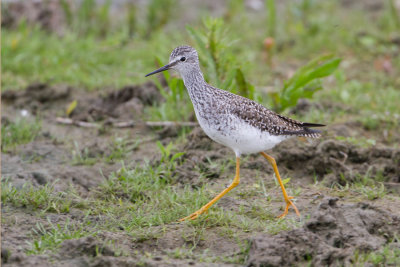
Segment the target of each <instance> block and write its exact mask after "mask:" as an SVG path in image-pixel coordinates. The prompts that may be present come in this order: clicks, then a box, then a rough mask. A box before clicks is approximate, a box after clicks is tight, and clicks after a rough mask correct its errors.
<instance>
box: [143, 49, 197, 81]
mask: <svg viewBox="0 0 400 267" xmlns="http://www.w3.org/2000/svg"><path fill="white" fill-rule="evenodd" d="M169 69H172V70H176V71H178V72H179V73H180V74H181V75H182V76H184V75H185V74H186V73H188V72H190V71H193V70H196V69H199V56H198V55H197V51H196V49H194V48H193V47H190V46H178V47H177V48H175V49H174V50H173V51H172V53H171V55H170V57H169V63H168V64H167V65H165V66H163V67H161V68H159V69H157V70H155V71H153V72H150V73H149V74H147V75H146V77H147V76H150V75H153V74H156V73H159V72H162V71H164V70H169Z"/></svg>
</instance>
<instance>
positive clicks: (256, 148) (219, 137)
mask: <svg viewBox="0 0 400 267" xmlns="http://www.w3.org/2000/svg"><path fill="white" fill-rule="evenodd" d="M197 119H198V121H199V124H200V126H201V128H202V129H203V130H204V132H205V133H206V134H207V135H208V136H209V137H210V138H211V139H213V140H214V141H216V142H218V143H220V144H222V145H225V146H227V147H230V148H231V149H233V151H235V153H236V156H240V155H241V154H252V153H258V152H261V151H265V150H268V149H271V148H273V147H274V146H275V145H277V144H279V143H280V142H282V141H283V140H285V139H287V138H288V137H287V136H279V135H278V136H277V135H271V134H269V133H268V132H266V131H261V130H260V129H257V128H256V127H253V126H251V125H249V124H247V123H245V122H243V121H242V120H240V119H238V118H237V117H235V116H233V115H231V116H229V119H228V118H224V119H228V121H229V124H227V125H226V126H225V128H224V129H221V128H220V127H218V128H217V127H215V126H213V125H212V124H210V123H209V121H206V120H204V119H202V118H201V117H199V116H198V117H197Z"/></svg>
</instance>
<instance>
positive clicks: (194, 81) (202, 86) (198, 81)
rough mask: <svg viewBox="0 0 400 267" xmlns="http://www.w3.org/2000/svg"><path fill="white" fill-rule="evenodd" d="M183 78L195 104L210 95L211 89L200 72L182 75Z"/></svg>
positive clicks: (189, 72)
mask: <svg viewBox="0 0 400 267" xmlns="http://www.w3.org/2000/svg"><path fill="white" fill-rule="evenodd" d="M182 78H183V82H184V84H185V87H186V88H187V90H188V93H189V96H190V99H191V100H192V102H193V104H195V103H196V102H197V101H198V100H200V99H203V98H204V97H206V96H207V95H209V94H210V92H209V91H210V90H211V87H210V86H209V85H208V84H207V83H206V81H205V80H204V77H203V74H202V73H201V71H200V70H195V71H188V72H186V73H182Z"/></svg>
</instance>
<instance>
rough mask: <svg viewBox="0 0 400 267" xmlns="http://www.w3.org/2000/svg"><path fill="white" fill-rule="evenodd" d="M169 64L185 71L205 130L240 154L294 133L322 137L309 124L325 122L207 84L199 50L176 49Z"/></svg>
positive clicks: (184, 73)
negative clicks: (310, 120) (305, 120)
mask: <svg viewBox="0 0 400 267" xmlns="http://www.w3.org/2000/svg"><path fill="white" fill-rule="evenodd" d="M167 66H168V68H166V69H175V70H177V71H178V72H179V73H180V74H181V76H182V78H183V80H184V83H185V86H186V88H187V90H188V92H189V96H190V99H191V101H192V103H193V106H194V110H195V113H196V117H197V119H198V121H199V124H200V126H201V127H202V128H203V130H204V131H205V133H206V134H207V135H208V136H209V137H210V138H211V139H213V140H215V141H216V142H219V143H221V144H223V145H226V146H228V147H231V148H232V149H233V150H234V151H235V153H236V155H237V156H240V155H241V154H248V153H256V152H260V151H263V150H267V149H270V148H272V147H274V146H275V145H276V144H278V143H280V142H282V141H283V140H285V139H287V138H290V137H292V136H305V137H313V138H316V137H319V136H320V131H317V130H313V129H310V128H309V127H319V126H324V125H321V124H312V123H303V122H300V121H297V120H293V119H290V118H287V117H285V116H282V115H279V114H277V113H275V112H273V111H271V110H269V109H267V108H266V107H264V106H262V105H260V104H258V103H256V102H254V101H252V100H250V99H247V98H244V97H242V96H239V95H235V94H233V93H230V92H228V91H225V90H221V89H218V88H215V87H213V86H211V85H209V84H207V83H206V82H205V80H204V78H203V75H202V73H201V70H200V66H199V60H198V55H197V52H196V50H195V49H194V48H192V47H190V46H180V47H177V48H175V49H174V50H173V51H172V53H171V56H170V61H169V64H168V65H167Z"/></svg>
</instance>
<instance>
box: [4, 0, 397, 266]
mask: <svg viewBox="0 0 400 267" xmlns="http://www.w3.org/2000/svg"><path fill="white" fill-rule="evenodd" d="M93 3H94V2H93V1H92V0H84V1H82V4H81V5H82V6H81V7H80V8H79V12H78V14H72V13H69V12H70V11H68V6H65V12H66V14H67V20H68V27H67V30H66V32H65V34H64V35H62V36H58V35H56V34H51V33H48V32H46V31H44V30H41V29H39V28H38V27H37V26H28V25H27V23H21V25H20V26H18V27H17V28H15V29H7V28H3V29H2V33H1V34H2V39H1V40H2V41H1V44H2V51H1V56H2V63H1V64H2V88H3V90H22V89H24V87H26V86H27V85H28V84H30V83H32V82H37V81H40V82H49V83H55V84H56V83H66V84H68V85H71V86H74V87H76V88H77V90H98V91H101V90H103V89H105V88H109V87H111V88H119V87H122V86H124V85H127V84H140V83H143V82H145V81H149V80H152V81H154V82H155V83H157V85H158V87H159V89H160V92H161V93H162V94H163V96H164V99H165V102H163V103H160V104H158V105H155V106H151V107H146V109H145V112H144V117H143V119H144V120H159V121H162V120H174V121H187V120H189V119H190V116H191V114H192V112H193V109H192V105H191V103H190V101H189V97H188V95H187V92H186V90H185V88H184V86H183V83H182V81H181V80H180V79H179V78H176V77H175V76H173V75H171V74H168V73H164V78H165V80H166V84H167V88H164V86H162V85H161V84H163V83H162V82H161V81H159V78H160V76H161V75H160V76H157V77H156V76H154V77H152V78H145V77H144V75H145V74H146V73H148V72H150V71H153V70H154V69H155V68H157V67H159V65H164V64H166V63H167V62H168V58H169V53H170V52H171V50H172V49H173V48H175V47H176V46H178V45H183V44H189V45H192V46H194V47H195V48H196V49H197V50H198V51H199V54H200V60H201V64H202V66H201V67H202V70H203V71H204V74H205V77H206V79H207V81H209V82H210V83H211V84H213V85H215V86H220V87H222V88H224V89H227V90H231V91H234V92H236V93H239V94H242V95H245V96H248V97H251V98H254V99H256V100H257V101H259V102H261V103H262V104H264V105H266V106H268V107H275V109H280V110H282V111H283V113H284V114H287V112H289V111H290V107H291V106H292V105H294V104H295V102H296V101H297V99H298V98H299V97H303V96H305V95H307V96H310V97H311V101H312V102H315V103H320V104H322V107H319V108H318V107H315V106H313V107H312V108H311V110H310V111H308V112H304V113H302V114H301V115H298V114H296V115H293V116H291V117H294V118H296V119H300V120H304V121H310V122H316V123H318V122H319V123H325V124H334V123H343V122H348V121H350V122H361V125H362V126H363V127H364V129H365V131H366V135H365V136H362V137H360V136H355V137H337V139H338V140H339V141H343V142H347V143H350V144H353V145H356V146H359V147H362V148H370V147H372V146H375V145H376V144H380V143H382V142H385V143H389V144H393V146H398V144H395V143H394V142H393V140H396V138H392V136H396V135H395V134H393V133H394V132H395V131H398V127H399V116H400V115H399V108H398V101H395V100H397V99H400V90H398V88H399V87H400V79H399V78H398V77H397V76H398V75H397V73H399V72H400V57H398V53H399V52H400V47H399V46H398V45H397V44H395V43H394V42H392V41H391V40H392V38H395V37H398V29H399V23H398V21H399V16H397V15H396V12H394V11H395V9H394V7H393V5H392V3H393V1H387V2H385V6H384V10H382V11H380V12H377V13H376V14H375V17H374V18H373V19H372V18H371V15H370V14H369V12H368V11H365V10H356V9H353V8H345V7H343V6H342V5H341V4H340V3H338V2H336V1H297V2H296V3H294V4H293V5H286V6H284V7H283V8H281V7H280V6H279V5H278V4H277V1H273V0H268V1H266V7H265V8H267V16H264V15H263V14H261V13H260V14H258V13H257V12H248V11H247V9H246V8H245V7H244V5H243V1H230V3H229V7H228V8H227V10H226V13H225V14H223V19H222V18H214V17H210V16H209V14H204V13H201V12H200V13H201V16H200V15H199V17H197V18H195V19H193V20H192V21H190V24H189V25H177V19H178V18H180V15H181V14H186V13H185V11H184V10H182V9H181V7H180V6H179V5H177V4H176V1H173V0H171V1H158V0H154V1H151V2H150V4H149V5H148V7H146V8H147V9H146V10H145V11H146V12H143V14H142V10H139V8H138V7H136V6H134V5H130V6H129V8H128V10H127V13H128V17H126V18H122V16H121V18H120V20H118V19H116V18H111V17H110V15H109V12H110V11H109V9H110V7H109V6H108V4H109V3H108V2H107V1H106V2H105V4H104V5H102V6H99V7H98V8H95V7H94V5H93ZM159 5H165V6H163V8H160V7H159ZM264 11H265V10H264ZM263 13H265V12H263ZM203 15H204V16H203ZM200 17H204V18H205V17H207V19H204V20H201V19H200ZM111 19H113V21H111ZM114 19H115V20H114ZM83 22H87V23H83ZM267 37H269V38H273V39H270V40H269V41H271V40H272V41H273V42H272V43H271V44H270V47H269V48H268V47H266V46H265V45H264V41H265V38H267ZM325 54H333V55H334V56H335V57H337V58H341V59H342V61H341V64H340V66H339V67H338V69H337V70H334V68H333V67H335V66H336V64H337V63H338V59H330V60H333V62H332V61H331V62H328V63H329V64H331V65H329V64H328V67H326V68H327V69H329V71H325V72H324V73H328V74H332V75H331V76H329V78H327V79H324V80H323V81H322V83H318V84H314V85H317V86H316V87H311V90H309V91H307V89H310V88H307V87H302V85H304V81H306V80H309V78H310V77H311V76H312V75H311V76H309V74H310V73H313V72H315V71H317V74H319V73H318V66H317V65H312V66H311V68H308V69H307V68H301V66H305V64H306V63H307V62H310V61H311V60H313V59H315V58H318V57H320V56H321V55H325ZM383 58H388V60H389V61H390V66H391V69H392V70H391V72H390V71H389V72H387V71H384V70H382V69H381V68H379V60H382V59H383ZM325 63H326V62H325ZM325 66H326V65H325ZM320 67H321V66H320ZM299 69H300V71H298V72H297V75H295V74H296V70H299ZM304 69H305V70H306V71H304ZM325 70H326V69H325ZM302 71H303V73H302ZM299 73H300V75H299ZM314 74H315V73H314ZM293 75H294V76H293ZM314 76H315V77H317V78H318V77H321V76H320V75H314ZM161 77H162V76H161ZM298 85H301V86H298ZM322 85H323V89H321V88H322V87H321V86H322ZM296 86H297V87H296ZM282 88H286V89H284V90H282ZM288 88H289V89H290V90H289V89H288ZM317 89H318V90H317ZM319 89H321V90H319ZM299 92H302V95H299ZM276 96H278V97H279V98H282V99H284V98H285V97H286V98H287V99H285V100H284V101H283V102H281V101H280V100H279V99H278V100H276ZM285 101H286V102H285ZM282 103H283V104H282ZM356 128H357V127H356ZM40 130H41V124H40V122H39V121H35V122H30V121H26V120H17V121H15V122H12V123H9V124H4V125H3V126H2V151H3V152H8V151H12V150H13V149H15V148H16V146H18V145H19V144H24V143H29V142H31V141H32V140H34V139H35V138H36V137H37V136H38V135H39V133H40ZM186 132H187V129H186V128H184V129H183V130H182V131H181V132H180V136H181V137H182V136H184V135H185V133H186ZM386 132H387V133H388V134H385V136H387V137H385V138H384V140H383V137H382V136H383V135H384V134H383V133H386ZM397 136H398V135H397ZM182 140H183V138H178V139H177V141H176V143H175V144H177V143H179V142H182ZM139 143H140V140H135V141H133V142H130V141H128V137H117V136H115V137H113V139H112V141H111V142H110V144H109V148H110V152H109V153H108V154H107V155H100V156H97V155H91V153H90V151H89V149H88V148H87V147H84V146H82V145H79V144H78V143H76V144H75V145H74V144H72V143H71V144H69V145H70V147H72V149H71V156H72V160H71V162H70V164H76V165H93V164H95V163H96V162H97V161H99V160H100V161H103V162H107V163H110V164H112V163H115V162H119V161H123V160H125V161H126V162H127V160H128V159H129V156H130V153H132V151H134V150H135V149H136V147H137V145H139ZM175 144H169V145H161V143H158V148H159V154H160V160H158V161H157V162H151V163H150V162H147V163H145V164H140V165H138V166H134V167H130V166H129V167H125V166H123V167H122V168H121V169H120V170H119V171H117V172H114V173H113V174H111V175H110V176H109V177H107V179H106V181H105V182H104V183H102V184H101V185H100V186H99V187H97V188H95V189H92V190H91V191H90V193H89V194H88V195H87V196H86V195H85V198H82V197H81V196H80V194H79V193H78V192H76V190H74V189H73V188H70V189H69V190H66V191H63V192H60V191H57V190H55V189H54V186H55V184H53V185H46V186H38V187H33V186H32V185H29V184H26V185H25V186H23V187H16V186H13V185H12V184H11V183H10V182H9V181H7V180H4V179H3V180H2V187H1V190H2V203H3V205H5V206H11V207H16V208H18V209H22V210H29V211H33V212H35V214H36V213H38V214H39V215H38V216H43V215H46V214H49V213H57V214H66V215H68V214H70V213H71V210H73V209H77V210H79V211H82V212H83V213H84V214H85V215H88V216H89V215H90V216H91V218H96V219H98V223H97V224H93V222H90V221H89V220H86V221H84V223H83V224H82V225H81V226H77V225H76V224H75V223H72V222H67V223H65V224H64V225H61V224H60V225H54V224H49V225H48V226H43V225H41V224H38V225H37V226H36V227H35V228H34V230H33V232H32V236H31V237H30V239H31V240H32V241H30V243H29V246H30V248H29V250H28V252H29V253H32V254H41V253H45V254H47V253H52V252H54V250H56V249H58V248H59V245H60V244H61V242H62V241H63V240H66V239H71V238H79V237H83V236H90V235H95V233H97V232H98V231H110V232H119V233H120V232H122V233H124V234H126V235H127V236H128V237H130V238H132V240H133V241H134V242H144V241H146V240H152V239H158V238H160V237H162V236H163V235H164V234H165V233H166V231H169V230H170V229H169V227H171V225H174V223H175V222H176V220H177V219H179V218H182V217H184V216H187V215H189V214H190V213H192V212H194V211H195V210H197V209H198V208H200V207H201V206H202V205H204V204H205V203H207V202H208V201H209V200H210V199H211V198H212V197H213V196H215V195H216V194H217V193H218V192H219V191H220V190H221V185H220V184H219V185H218V186H215V185H212V184H210V183H207V184H205V185H203V186H200V187H199V188H196V189H194V188H192V187H191V185H190V184H189V185H186V186H184V185H181V184H179V183H177V180H176V175H175V170H176V168H177V166H179V165H180V164H182V163H183V162H184V159H185V157H184V156H183V154H182V153H180V151H176V149H175V147H176V146H175ZM233 165H234V162H232V161H231V160H230V161H225V162H220V161H213V160H211V159H210V160H209V162H208V163H207V164H206V166H207V167H203V166H204V165H200V166H199V167H198V168H196V170H195V171H197V172H199V173H200V176H201V178H205V177H208V175H209V173H210V169H211V170H212V171H213V172H214V170H216V172H218V173H223V172H224V171H225V170H227V169H230V171H231V169H232V167H233ZM289 180H290V179H289V178H287V179H286V180H285V181H287V182H289ZM384 181H385V177H383V176H382V175H380V174H379V173H378V174H377V175H374V176H372V175H369V174H366V175H364V176H360V177H352V178H351V179H348V180H347V179H346V177H344V181H343V182H344V184H345V185H344V186H339V185H338V186H334V187H333V188H331V189H330V191H329V194H330V195H337V196H341V197H344V198H346V199H352V200H355V201H359V200H362V201H366V200H368V201H376V200H379V199H385V198H387V197H388V195H389V193H388V192H387V191H386V189H385V188H384V186H383V184H382V183H383V182H384ZM289 187H290V185H289ZM267 188H268V189H267ZM277 189H278V187H277V186H275V187H274V183H273V182H272V181H271V183H269V184H268V186H266V185H265V184H264V183H263V182H261V180H260V181H259V182H258V183H257V184H255V185H254V186H252V187H251V186H250V188H249V187H244V188H243V187H242V188H241V190H238V191H233V192H231V193H230V194H229V197H232V198H233V199H239V200H244V201H246V202H248V203H250V205H249V206H238V207H237V208H235V210H233V211H229V210H228V209H223V208H221V207H220V206H219V205H218V204H217V205H215V206H213V208H212V209H210V211H209V213H208V214H205V215H203V216H201V217H200V218H199V219H198V220H196V221H191V222H185V223H183V224H182V226H181V227H182V228H183V229H185V230H184V231H183V236H182V238H183V239H184V240H185V243H186V244H185V245H184V246H182V247H178V248H176V249H175V250H174V251H171V252H166V253H168V255H169V257H172V258H177V259H187V258H193V259H196V260H198V261H199V262H217V263H220V262H225V263H235V264H245V262H246V256H247V254H248V249H249V247H248V243H247V242H246V240H247V237H248V236H249V235H250V234H251V233H259V232H260V233H261V232H266V233H270V234H276V233H279V232H281V231H288V230H290V229H293V228H297V227H299V226H301V223H299V222H297V221H292V220H289V219H285V220H279V219H276V218H275V216H276V214H273V213H272V212H271V211H270V210H269V209H268V208H269V207H270V206H271V205H272V203H273V202H275V201H278V199H275V198H274V197H273V196H274V194H272V190H277ZM324 189H325V190H328V189H326V188H324ZM302 190H303V191H304V187H292V188H289V191H291V192H290V193H291V194H292V195H294V196H296V195H298V194H300V192H301V191H302ZM254 199H257V201H254ZM281 200H282V199H281V196H280V195H279V201H281ZM282 204H283V203H282ZM208 231H214V232H215V233H217V234H218V235H220V236H222V237H224V238H228V239H229V240H231V241H232V242H237V244H238V245H239V247H240V248H241V249H240V250H241V251H240V253H238V254H237V255H234V256H232V257H216V256H215V255H212V254H211V253H209V252H207V251H204V250H202V254H201V255H199V253H198V251H199V250H200V248H199V244H201V243H202V242H203V241H205V240H207V238H208V237H207V232H208ZM143 257H151V255H150V254H149V255H145V256H143ZM398 258H399V253H398V250H397V249H396V248H392V247H391V246H389V245H388V246H385V247H384V248H382V249H381V250H380V251H375V252H370V253H358V254H357V255H355V260H354V262H355V265H357V264H360V265H363V264H364V263H372V264H375V265H385V264H393V265H396V264H399V263H398V261H397V259H398Z"/></svg>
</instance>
